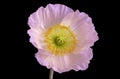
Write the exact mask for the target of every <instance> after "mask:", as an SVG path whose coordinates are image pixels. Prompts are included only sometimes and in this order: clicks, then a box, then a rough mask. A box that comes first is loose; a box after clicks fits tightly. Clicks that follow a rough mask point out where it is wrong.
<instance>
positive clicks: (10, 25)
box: [1, 0, 116, 79]
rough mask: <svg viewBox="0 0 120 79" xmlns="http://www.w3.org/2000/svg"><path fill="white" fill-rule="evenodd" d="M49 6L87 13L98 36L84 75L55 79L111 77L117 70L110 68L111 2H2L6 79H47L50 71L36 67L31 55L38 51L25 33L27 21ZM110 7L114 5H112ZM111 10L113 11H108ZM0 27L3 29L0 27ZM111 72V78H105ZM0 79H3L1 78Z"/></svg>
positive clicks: (76, 74)
mask: <svg viewBox="0 0 120 79" xmlns="http://www.w3.org/2000/svg"><path fill="white" fill-rule="evenodd" d="M48 3H52V4H54V3H59V4H64V5H66V6H68V7H70V8H72V9H73V10H77V9H78V10H80V11H81V12H85V13H87V14H88V15H89V16H90V17H91V18H92V20H93V23H94V25H95V28H96V31H97V32H98V36H99V41H97V42H96V43H95V45H94V46H93V47H92V48H93V53H94V57H93V59H92V60H91V63H90V65H89V68H88V69H87V70H85V71H78V72H75V71H70V72H65V73H62V74H59V73H55V74H54V79H98V78H102V79H103V78H105V77H106V78H107V77H112V76H113V75H111V73H113V70H116V68H115V67H114V68H113V66H112V63H113V64H115V62H114V61H113V59H114V54H113V47H114V46H115V45H114V42H113V38H114V34H113V33H114V28H115V25H114V28H113V25H112V20H113V18H114V17H115V15H114V16H112V13H114V12H115V9H116V8H114V7H113V6H112V7H111V4H110V1H109V3H108V2H106V3H105V2H104V1H101V0H100V1H98V0H80V1H78V0H16V1H13V0H12V1H5V2H4V3H3V7H4V9H3V11H2V12H1V13H3V16H2V15H1V17H3V19H2V20H3V21H4V23H3V26H4V27H3V29H2V28H1V32H2V33H1V34H3V35H2V36H1V37H2V39H3V41H5V42H2V41H1V43H2V44H3V45H2V47H4V50H3V51H4V52H3V55H1V58H2V60H4V61H3V62H2V65H3V67H2V70H3V72H2V73H3V74H6V75H7V74H9V75H7V76H3V79H6V78H5V77H9V78H11V79H19V78H21V79H48V75H49V70H48V69H47V68H46V67H43V66H41V65H39V63H38V62H37V61H36V59H35V57H34V54H35V53H36V52H37V49H36V48H34V47H33V46H32V44H31V43H30V42H29V36H28V34H27V30H28V29H29V26H28V25H27V21H28V17H29V16H30V14H31V13H33V12H35V11H36V10H37V9H38V8H39V7H40V6H44V7H45V6H46V5H47V4H48ZM112 5H114V3H113V2H112ZM111 9H112V10H111ZM1 27H2V26H1ZM109 72H110V74H108V73H109ZM1 79H2V78H1Z"/></svg>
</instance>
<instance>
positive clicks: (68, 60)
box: [35, 48, 93, 73]
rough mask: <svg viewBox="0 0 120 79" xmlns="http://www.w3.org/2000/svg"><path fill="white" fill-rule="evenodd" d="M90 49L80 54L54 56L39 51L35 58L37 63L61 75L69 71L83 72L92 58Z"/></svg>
mask: <svg viewBox="0 0 120 79" xmlns="http://www.w3.org/2000/svg"><path fill="white" fill-rule="evenodd" d="M92 56H93V54H92V50H91V48H89V49H85V50H82V51H80V53H74V54H66V55H64V56H55V55H52V54H51V53H49V52H46V51H44V50H39V51H38V53H36V55H35V57H36V58H37V61H38V62H39V63H40V64H41V65H43V66H46V67H47V68H49V69H50V68H52V69H53V70H54V71H56V72H59V73H62V72H66V71H70V70H76V71H78V70H85V69H87V68H88V64H89V62H90V60H91V58H92Z"/></svg>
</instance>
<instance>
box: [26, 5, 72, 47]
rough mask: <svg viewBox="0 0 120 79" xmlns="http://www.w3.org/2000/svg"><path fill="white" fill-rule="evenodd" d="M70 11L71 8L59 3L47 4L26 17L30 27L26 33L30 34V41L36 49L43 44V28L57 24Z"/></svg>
mask: <svg viewBox="0 0 120 79" xmlns="http://www.w3.org/2000/svg"><path fill="white" fill-rule="evenodd" d="M71 12H73V10H72V9H70V8H69V7H67V6H65V5H60V4H54V5H52V4H48V5H47V6H46V8H43V7H40V8H39V9H38V10H37V11H36V12H34V13H33V14H31V15H30V17H29V19H28V25H29V26H30V28H31V29H30V30H28V34H29V35H30V36H31V38H30V42H31V43H32V44H33V45H34V46H35V47H36V48H38V49H39V48H40V49H41V48H43V47H44V45H45V44H44V43H43V39H44V37H43V33H44V32H45V30H47V29H49V28H50V27H52V26H54V25H56V24H59V23H60V22H61V21H62V19H63V18H64V17H65V16H66V15H67V14H69V13H71Z"/></svg>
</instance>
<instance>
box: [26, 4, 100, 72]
mask: <svg viewBox="0 0 120 79" xmlns="http://www.w3.org/2000/svg"><path fill="white" fill-rule="evenodd" d="M28 25H29V26H30V29H29V30H28V34H29V36H30V42H31V43H32V44H33V45H34V46H35V47H36V48H37V49H38V52H37V53H36V54H35V57H36V59H37V61H38V62H39V64H41V65H43V66H46V67H47V68H48V69H53V70H54V71H56V72H58V73H62V72H67V71H70V70H75V71H78V70H86V69H87V68H88V65H89V63H90V60H91V59H92V57H93V52H92V48H91V46H93V45H94V43H95V42H96V41H97V40H98V34H97V32H96V31H95V27H94V24H93V23H92V19H91V18H90V17H89V16H88V15H87V14H86V13H84V12H80V11H79V10H76V11H73V10H72V9H71V8H69V7H67V6H65V5H62V4H48V5H47V6H46V7H45V8H44V7H40V8H39V9H38V10H37V11H36V12H34V13H32V14H31V15H30V17H29V19H28Z"/></svg>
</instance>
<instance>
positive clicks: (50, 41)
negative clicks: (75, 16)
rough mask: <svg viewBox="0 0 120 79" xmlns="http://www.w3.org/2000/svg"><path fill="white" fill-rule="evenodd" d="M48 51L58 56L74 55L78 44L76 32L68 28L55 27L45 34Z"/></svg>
mask: <svg viewBox="0 0 120 79" xmlns="http://www.w3.org/2000/svg"><path fill="white" fill-rule="evenodd" d="M45 42H46V44H47V50H48V51H50V52H51V53H52V54H54V55H57V56H62V55H65V54H69V53H72V52H73V51H74V49H75V46H76V44H77V40H76V37H75V34H74V32H73V31H72V30H71V29H70V27H68V26H63V25H60V24H58V25H55V26H52V27H51V28H49V29H48V30H47V31H46V32H45Z"/></svg>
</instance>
